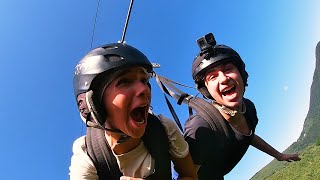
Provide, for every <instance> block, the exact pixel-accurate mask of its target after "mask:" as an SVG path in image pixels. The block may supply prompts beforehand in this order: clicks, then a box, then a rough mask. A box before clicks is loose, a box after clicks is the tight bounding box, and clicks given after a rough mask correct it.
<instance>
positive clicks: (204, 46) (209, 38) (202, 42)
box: [197, 33, 217, 54]
mask: <svg viewBox="0 0 320 180" xmlns="http://www.w3.org/2000/svg"><path fill="white" fill-rule="evenodd" d="M197 43H198V46H199V48H200V50H201V53H202V54H203V53H206V52H208V51H209V50H214V49H213V47H214V46H215V45H216V44H217V42H216V40H215V38H214V36H213V34H212V33H209V34H206V35H205V36H203V37H201V38H199V39H198V40H197Z"/></svg>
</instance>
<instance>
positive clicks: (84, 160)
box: [69, 136, 98, 179]
mask: <svg viewBox="0 0 320 180" xmlns="http://www.w3.org/2000/svg"><path fill="white" fill-rule="evenodd" d="M72 152H73V155H72V157H71V165H70V167H69V170H70V173H69V175H70V179H98V176H97V171H96V168H95V167H94V165H93V162H92V160H91V159H90V157H89V156H88V154H87V148H86V142H85V136H81V137H79V138H78V139H76V140H75V141H74V143H73V146H72Z"/></svg>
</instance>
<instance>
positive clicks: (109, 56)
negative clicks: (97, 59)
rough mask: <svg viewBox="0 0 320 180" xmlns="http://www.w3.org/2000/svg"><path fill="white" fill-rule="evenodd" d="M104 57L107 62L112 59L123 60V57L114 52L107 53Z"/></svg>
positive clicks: (112, 60)
mask: <svg viewBox="0 0 320 180" xmlns="http://www.w3.org/2000/svg"><path fill="white" fill-rule="evenodd" d="M104 58H105V60H106V61H107V62H114V61H120V60H123V57H121V56H119V55H115V54H108V55H104Z"/></svg>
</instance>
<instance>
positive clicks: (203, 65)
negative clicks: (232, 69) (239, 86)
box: [192, 33, 248, 99]
mask: <svg viewBox="0 0 320 180" xmlns="http://www.w3.org/2000/svg"><path fill="white" fill-rule="evenodd" d="M208 35H211V36H212V37H210V38H211V39H212V38H213V41H212V40H211V41H212V42H214V44H208V43H207V44H206V42H204V43H203V42H201V41H200V40H203V38H200V39H198V43H199V46H200V48H201V52H200V53H199V54H198V55H197V56H196V58H195V59H194V61H193V63H192V78H193V80H194V82H195V83H196V85H197V89H198V90H199V92H200V93H201V94H202V95H203V96H205V97H207V98H210V99H213V98H212V97H211V95H210V93H209V91H208V90H207V88H206V86H205V83H204V77H205V75H206V74H207V72H208V71H209V70H210V69H211V68H212V67H213V66H216V65H217V64H220V63H228V62H231V63H233V64H234V65H235V66H236V67H237V68H238V70H239V72H240V75H241V77H242V79H243V84H244V85H245V86H247V85H248V84H247V79H248V73H247V71H246V70H245V64H244V62H243V61H242V59H241V57H240V55H239V54H238V53H237V52H236V51H235V50H233V49H232V48H230V47H228V46H225V45H216V44H215V40H214V37H213V35H212V34H211V33H210V34H207V35H206V36H208ZM206 36H205V38H207V37H206ZM204 41H205V40H204ZM200 42H201V43H200ZM204 44H206V45H204ZM201 45H202V47H204V48H202V47H201Z"/></svg>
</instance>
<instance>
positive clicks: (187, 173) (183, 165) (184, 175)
mask: <svg viewBox="0 0 320 180" xmlns="http://www.w3.org/2000/svg"><path fill="white" fill-rule="evenodd" d="M172 161H173V164H174V168H175V170H176V171H177V173H178V174H179V180H188V179H190V180H191V179H197V173H196V169H195V166H194V164H193V161H192V158H191V155H190V153H188V155H187V156H186V157H184V158H175V157H173V158H172Z"/></svg>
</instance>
